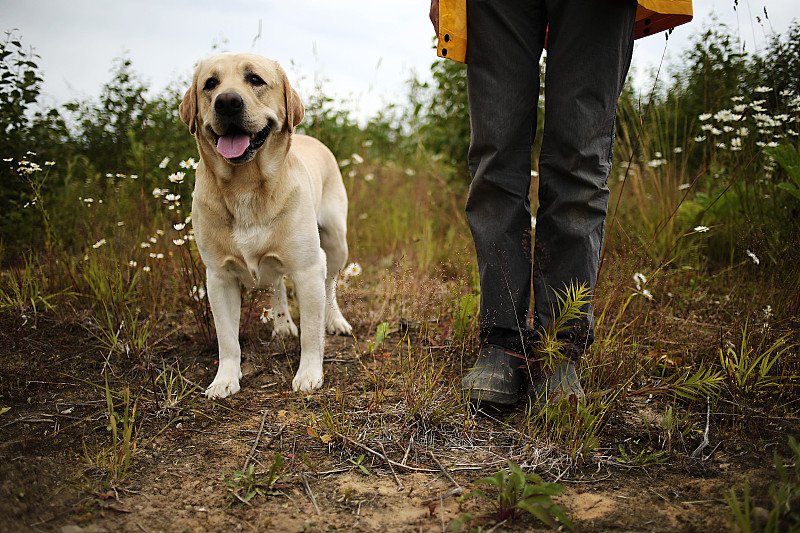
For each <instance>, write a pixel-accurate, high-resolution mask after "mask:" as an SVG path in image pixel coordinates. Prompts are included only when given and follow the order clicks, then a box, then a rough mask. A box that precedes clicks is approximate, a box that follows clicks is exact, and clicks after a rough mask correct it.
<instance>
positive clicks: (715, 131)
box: [711, 128, 722, 135]
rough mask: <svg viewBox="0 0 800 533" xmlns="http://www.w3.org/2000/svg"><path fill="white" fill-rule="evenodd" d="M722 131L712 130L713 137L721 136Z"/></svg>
mask: <svg viewBox="0 0 800 533" xmlns="http://www.w3.org/2000/svg"><path fill="white" fill-rule="evenodd" d="M721 134H722V131H721V130H718V129H717V128H711V135H721Z"/></svg>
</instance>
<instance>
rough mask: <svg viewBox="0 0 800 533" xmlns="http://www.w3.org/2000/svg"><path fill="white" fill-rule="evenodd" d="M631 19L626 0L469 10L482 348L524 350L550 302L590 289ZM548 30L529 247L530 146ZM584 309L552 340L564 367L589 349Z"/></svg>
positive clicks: (473, 217) (471, 204)
mask: <svg viewBox="0 0 800 533" xmlns="http://www.w3.org/2000/svg"><path fill="white" fill-rule="evenodd" d="M635 14H636V3H635V1H634V0H525V1H521V0H468V1H467V24H468V26H467V31H468V33H467V42H468V45H467V81H468V92H469V107H470V120H471V126H472V135H471V139H470V149H469V166H470V172H471V174H472V184H471V186H470V193H469V199H468V201H467V209H466V211H467V220H468V222H469V225H470V229H471V231H472V236H473V239H474V241H475V249H476V252H477V257H478V268H479V271H480V279H481V308H480V316H481V321H480V324H481V339H482V340H483V341H484V342H489V343H492V344H498V345H500V346H503V347H505V348H508V349H511V350H514V351H516V352H520V353H522V352H525V351H527V350H526V347H527V346H529V345H530V344H531V343H533V342H535V339H536V331H538V329H539V328H542V327H545V326H547V325H548V324H549V323H550V322H551V320H552V316H553V309H554V308H555V307H557V301H556V298H555V295H556V293H557V292H562V291H563V290H564V289H565V287H566V286H567V285H569V284H581V283H585V284H587V285H588V286H589V287H590V288H591V290H592V292H593V291H594V286H595V282H596V280H597V269H598V264H599V260H600V253H601V249H602V245H603V235H604V231H605V218H606V213H607V210H608V198H609V190H608V187H607V183H608V175H609V172H610V171H611V159H612V151H613V144H614V121H615V115H616V108H617V100H618V99H619V95H620V92H621V91H622V87H623V84H624V81H625V77H626V76H627V73H628V67H629V66H630V61H631V53H632V50H633V24H634V18H635ZM548 27H549V30H548V34H547V66H546V72H545V121H544V123H545V125H544V137H543V139H542V150H541V155H540V158H539V210H538V213H537V215H536V221H537V222H536V231H535V245H534V248H533V249H531V211H530V201H529V199H528V193H529V189H530V179H531V178H530V176H531V145H532V143H533V138H534V136H535V134H536V113H537V101H538V97H539V58H540V56H541V53H542V48H543V45H544V39H545V29H546V28H548ZM531 256H533V261H531ZM531 278H532V280H533V283H532V285H533V294H534V303H535V309H534V327H533V328H531V327H530V326H529V325H528V312H529V302H530V296H531ZM586 311H587V312H588V313H589V314H588V315H587V316H586V317H585V318H583V319H580V320H577V321H575V322H574V323H571V324H570V328H569V330H568V331H567V332H565V333H564V334H563V335H561V337H562V338H563V339H564V340H565V341H566V342H567V354H566V355H567V356H568V357H571V358H573V359H574V358H577V357H578V356H580V354H581V353H583V351H585V349H586V348H587V347H588V346H589V345H590V344H591V342H592V341H593V339H594V318H593V316H592V308H591V305H589V306H588V307H587V309H586Z"/></svg>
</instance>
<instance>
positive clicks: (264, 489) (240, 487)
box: [222, 454, 283, 505]
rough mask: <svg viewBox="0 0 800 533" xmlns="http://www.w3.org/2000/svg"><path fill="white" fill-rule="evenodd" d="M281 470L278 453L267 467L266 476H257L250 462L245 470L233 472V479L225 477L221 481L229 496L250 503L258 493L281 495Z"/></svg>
mask: <svg viewBox="0 0 800 533" xmlns="http://www.w3.org/2000/svg"><path fill="white" fill-rule="evenodd" d="M282 470H283V456H282V455H280V454H278V455H276V456H275V460H274V461H273V462H272V466H270V467H269V472H267V475H266V478H265V477H263V476H259V475H257V474H256V473H255V465H253V464H250V465H249V466H248V467H247V469H246V470H244V471H239V470H237V471H236V472H234V473H233V479H225V476H223V477H222V481H223V482H224V483H225V485H227V487H228V491H229V492H230V493H231V497H232V498H233V499H235V500H238V501H239V502H241V503H246V504H247V505H250V500H252V499H253V498H255V497H256V496H258V495H261V496H264V497H267V496H281V495H283V492H281V490H280V489H281V488H282V487H280V486H279V484H280V483H281V481H283V476H282V475H281V471H282Z"/></svg>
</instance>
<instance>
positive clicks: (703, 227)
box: [694, 226, 709, 233]
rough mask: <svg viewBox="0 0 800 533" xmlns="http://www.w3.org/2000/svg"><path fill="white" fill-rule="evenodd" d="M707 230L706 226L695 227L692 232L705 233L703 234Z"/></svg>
mask: <svg viewBox="0 0 800 533" xmlns="http://www.w3.org/2000/svg"><path fill="white" fill-rule="evenodd" d="M708 229H709V228H708V226H696V227H695V228H694V230H695V231H696V232H697V233H705V232H707V231H708Z"/></svg>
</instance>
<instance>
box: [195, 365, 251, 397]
mask: <svg viewBox="0 0 800 533" xmlns="http://www.w3.org/2000/svg"><path fill="white" fill-rule="evenodd" d="M241 377H242V371H241V369H239V368H238V367H236V368H229V369H227V371H226V369H225V368H223V367H220V369H219V370H217V375H216V376H215V377H214V381H212V382H211V385H209V386H208V388H207V389H206V392H205V393H204V394H205V395H206V396H207V397H209V398H211V399H216V398H227V397H228V396H232V395H234V394H236V393H237V392H239V379H240V378H241Z"/></svg>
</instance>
